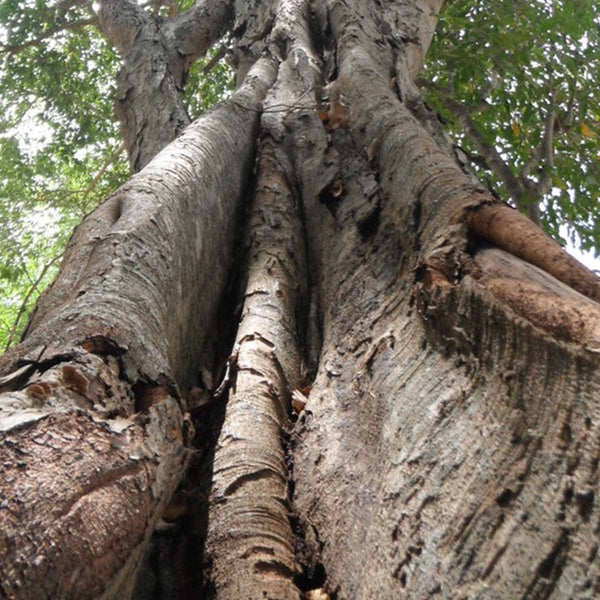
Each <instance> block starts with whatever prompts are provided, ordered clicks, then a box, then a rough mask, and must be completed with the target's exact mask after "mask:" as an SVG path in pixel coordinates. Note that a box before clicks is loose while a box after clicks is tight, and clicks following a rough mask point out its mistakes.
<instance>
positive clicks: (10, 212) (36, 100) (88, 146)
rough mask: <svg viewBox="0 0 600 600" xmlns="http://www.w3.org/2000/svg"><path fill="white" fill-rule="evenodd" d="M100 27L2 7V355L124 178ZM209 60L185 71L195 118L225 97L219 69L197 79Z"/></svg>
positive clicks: (107, 50) (48, 12)
mask: <svg viewBox="0 0 600 600" xmlns="http://www.w3.org/2000/svg"><path fill="white" fill-rule="evenodd" d="M191 4H192V1H191V0H185V1H184V2H181V3H180V4H179V8H180V9H184V8H187V7H189V5H191ZM153 8H154V3H152V7H149V8H148V10H153ZM166 8H167V9H168V8H169V7H166ZM163 9H165V7H164V6H163V7H162V8H161V11H162V10H163ZM96 23H97V18H96V16H95V14H94V12H93V10H92V7H91V2H87V1H81V0H79V1H78V0H62V1H59V2H54V3H51V5H49V3H46V2H42V1H40V0H27V1H26V2H23V1H22V0H19V1H17V0H4V1H0V257H1V261H0V354H1V353H2V351H4V350H5V349H6V347H7V346H8V345H10V344H13V343H16V342H18V340H19V336H20V332H21V331H22V330H23V328H24V327H25V325H26V323H27V320H28V315H29V312H30V311H31V309H32V307H33V305H34V304H35V300H36V298H37V297H38V295H39V294H40V293H41V292H42V291H43V289H44V288H45V286H47V285H48V284H49V283H50V282H51V281H52V280H53V278H54V277H55V275H56V272H57V269H58V264H59V260H57V257H59V256H60V255H61V254H62V252H63V250H64V247H65V245H66V243H67V241H68V239H69V237H70V232H71V231H72V230H73V227H74V226H75V225H77V224H78V223H79V221H80V220H81V219H82V218H83V217H84V216H85V215H86V214H87V213H89V212H90V211H91V210H93V209H94V208H95V206H97V204H98V203H99V202H100V201H101V200H102V199H103V198H105V197H106V196H107V195H109V194H110V193H111V192H112V191H113V190H114V189H116V188H117V187H118V185H120V183H122V182H123V181H124V180H125V179H126V178H127V176H128V173H129V166H128V164H127V159H126V156H125V153H124V150H123V147H122V146H121V140H120V134H119V127H118V124H117V123H116V121H115V119H114V116H113V98H114V81H115V76H116V73H117V70H118V68H119V60H118V57H117V56H116V54H115V52H114V51H113V49H112V48H111V47H110V45H109V43H108V42H107V41H106V39H105V38H104V37H103V36H102V35H101V33H100V32H99V30H98V28H97V25H96ZM215 52H216V51H215ZM211 57H212V55H211V56H210V57H208V58H206V59H203V60H201V61H197V63H196V64H195V65H194V66H193V68H192V69H191V71H190V74H189V78H188V85H187V89H186V97H185V101H186V103H187V105H188V109H189V112H190V115H191V116H197V115H198V114H200V113H201V112H202V111H203V110H206V108H208V107H209V106H211V105H212V104H214V103H215V102H216V101H217V100H218V99H219V98H220V97H222V95H223V94H224V93H225V91H226V90H227V89H229V88H230V87H231V80H232V77H231V72H230V69H229V68H228V66H227V65H226V64H225V62H224V61H220V62H217V63H216V64H215V66H214V68H212V70H211V71H210V73H208V75H204V74H203V73H202V69H203V68H204V66H205V65H206V63H208V61H210V59H211Z"/></svg>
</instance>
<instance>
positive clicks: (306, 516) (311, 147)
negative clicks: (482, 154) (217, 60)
mask: <svg viewBox="0 0 600 600" xmlns="http://www.w3.org/2000/svg"><path fill="white" fill-rule="evenodd" d="M442 5H443V0H419V1H414V0H411V1H399V2H395V3H382V2H369V3H366V2H360V1H358V0H347V1H345V2H337V1H333V0H332V1H330V2H324V3H309V2H308V1H307V0H280V1H278V2H275V1H264V2H252V1H249V0H239V1H237V2H232V1H223V2H202V1H200V2H198V3H196V4H194V5H193V6H192V7H190V8H189V9H188V10H186V11H184V12H181V13H177V14H174V16H169V17H156V16H155V15H153V14H152V13H151V12H149V11H148V10H146V9H145V8H144V7H143V6H141V5H138V4H136V3H133V2H129V1H128V0H105V1H102V2H100V9H99V15H98V16H99V23H100V26H101V28H102V30H103V31H104V32H105V34H106V35H107V36H108V38H109V39H110V40H111V42H112V44H113V45H114V46H115V48H116V49H117V50H118V52H119V53H120V55H121V58H122V62H123V66H122V69H121V71H120V73H119V76H118V90H117V107H118V110H117V114H118V116H119V119H120V123H121V128H122V131H123V138H124V140H125V143H126V145H127V150H128V154H129V160H130V164H131V167H132V169H133V171H134V172H135V174H134V175H133V176H132V177H131V179H130V180H129V181H128V182H127V183H125V184H124V185H123V186H122V187H121V188H120V189H119V190H118V191H117V192H116V193H115V194H113V195H112V196H110V197H109V198H108V199H107V200H106V201H105V202H103V203H102V204H101V205H100V206H99V208H98V209H96V210H95V211H94V212H92V213H91V214H90V215H89V216H87V217H86V218H85V219H84V221H83V222H82V224H81V225H80V226H79V227H78V228H77V229H76V231H75V233H74V234H73V237H72V239H71V241H70V243H69V245H68V247H67V250H66V252H65V256H64V260H63V262H62V265H61V267H60V272H59V274H58V277H57V279H56V281H55V282H54V284H53V285H52V286H51V287H50V288H49V289H48V290H47V291H46V292H45V293H44V294H43V295H42V297H41V298H40V300H39V302H38V304H37V306H36V309H35V311H34V313H33V315H32V317H31V319H30V322H29V324H28V327H27V329H26V332H25V336H24V338H23V341H22V342H21V344H20V345H18V346H16V347H15V348H13V349H11V350H10V351H9V352H8V353H7V354H6V355H5V356H4V357H3V359H2V363H1V365H0V367H1V371H0V374H1V375H2V378H1V379H0V386H2V394H0V406H1V407H2V412H1V413H0V429H1V430H2V432H3V438H2V460H1V461H0V464H1V465H2V467H1V468H2V475H3V477H2V479H1V481H2V483H1V484H0V485H1V486H2V488H1V489H2V500H1V504H0V519H1V521H0V525H1V526H0V556H1V561H0V573H1V576H0V582H1V584H0V585H1V588H0V590H1V592H2V594H3V595H4V596H6V597H8V598H13V597H14V598H16V597H18V598H23V599H25V598H88V597H89V598H92V597H94V598H95V597H107V598H127V597H129V596H130V595H131V594H133V593H136V594H137V597H159V596H160V595H161V594H162V597H204V596H206V597H216V598H219V599H221V598H300V597H302V596H303V594H304V592H307V591H308V590H311V589H313V590H316V591H313V592H311V593H310V596H311V597H313V598H315V597H317V598H319V597H320V598H326V597H327V595H328V594H329V595H331V597H337V598H339V599H341V598H376V597H380V598H392V597H393V598H396V597H407V598H429V597H435V596H439V597H443V598H454V597H456V598H506V597H523V598H592V597H593V596H594V595H597V594H598V592H599V591H600V572H599V566H598V561H597V560H596V554H597V552H598V543H599V531H598V527H599V525H598V524H599V516H600V509H599V508H598V502H597V501H596V498H595V494H596V484H597V478H598V462H599V459H600V457H599V452H600V447H599V445H598V439H599V437H598V431H599V428H600V419H599V417H598V410H597V401H598V398H599V397H600V396H599V391H600V390H599V387H600V380H599V376H598V353H599V352H600V339H599V337H600V334H599V331H600V330H599V323H600V309H599V307H598V301H599V300H600V281H599V280H598V278H597V277H595V275H594V274H593V273H591V272H590V271H588V270H587V269H586V268H585V267H583V266H582V265H580V264H579V263H577V261H575V260H574V259H572V258H571V257H569V256H568V255H567V254H566V253H565V252H564V251H563V250H562V248H561V247H560V246H559V245H558V244H557V243H556V242H554V241H553V240H551V239H550V238H549V237H548V236H547V235H546V234H545V233H543V232H542V231H541V230H540V229H539V228H538V227H537V226H536V225H535V224H534V223H533V222H532V221H531V220H530V219H528V218H527V217H525V216H523V215H521V214H520V213H519V212H518V211H516V210H513V209H512V208H510V207H509V206H507V205H506V204H505V203H504V202H502V201H500V200H499V199H496V198H494V197H493V196H491V195H490V194H489V193H488V192H487V191H486V190H485V189H484V187H483V186H481V185H480V184H479V183H478V182H477V181H476V180H474V178H473V176H472V175H471V174H470V173H467V172H465V170H464V169H463V168H461V166H460V165H459V164H458V163H457V161H456V160H455V158H454V157H453V155H452V148H451V147H450V146H449V145H448V143H447V142H445V141H444V137H443V135H442V133H441V130H440V129H439V123H438V120H437V118H436V117H435V114H433V113H431V112H430V111H429V110H428V109H427V107H426V106H425V104H424V103H423V101H422V99H421V95H420V93H419V91H418V89H417V88H416V86H415V79H416V77H417V75H418V73H419V71H420V69H421V66H422V64H423V60H424V56H425V53H426V51H427V48H428V47H429V44H430V41H431V37H432V35H433V31H434V29H435V24H436V20H437V15H438V13H439V11H440V10H441V9H442ZM82 6H84V7H85V6H87V5H86V3H78V2H66V3H65V2H61V3H59V7H62V9H64V10H65V11H66V12H65V15H67V16H68V14H69V12H68V11H70V10H81V8H82ZM159 8H160V7H159ZM63 16H64V15H63ZM69 23H71V24H72V23H74V21H73V22H71V21H69ZM65 26H66V25H65ZM226 31H230V32H231V36H232V51H231V52H232V57H233V61H234V66H235V68H236V78H237V84H238V85H237V89H236V91H235V92H234V93H233V95H232V96H231V97H230V98H229V99H227V100H224V101H223V102H221V103H220V104H219V105H218V106H216V107H215V108H214V109H213V110H211V111H209V112H208V113H206V114H205V115H204V116H203V117H202V118H200V119H198V120H197V121H195V122H193V123H191V124H189V122H188V119H187V116H186V111H185V110H184V106H183V104H182V100H181V94H180V92H181V87H182V86H183V85H184V82H185V78H186V73H187V70H188V69H189V67H190V65H191V64H192V62H193V61H194V60H195V59H196V58H197V57H198V56H200V55H201V54H202V53H203V52H205V51H206V49H207V48H208V47H209V46H210V45H211V44H213V43H214V42H215V41H216V40H217V39H219V38H220V36H222V35H223V34H224V33H225V32H226ZM46 33H48V35H50V34H51V33H52V32H51V31H47V32H46ZM32 43H35V41H34V42H32ZM294 414H295V415H297V418H296V421H295V423H293V420H294V418H295V417H294ZM155 531H156V534H155V540H154V550H153V552H154V554H153V555H151V556H153V557H154V558H153V559H152V560H154V561H155V562H157V563H158V571H160V572H161V573H162V574H163V578H162V579H161V580H160V582H161V583H160V584H156V585H154V584H153V582H152V581H151V580H150V575H149V574H148V573H147V572H144V573H145V574H144V576H142V577H141V578H140V580H139V582H138V583H137V584H136V579H137V578H136V574H137V573H138V572H139V570H140V567H141V565H142V563H143V562H144V555H145V551H146V548H147V546H148V544H149V543H150V540H151V537H152V535H153V532H155ZM156 536H162V539H160V538H156ZM167 551H168V552H170V555H169V556H167ZM151 562H152V561H151ZM165 571H166V572H168V571H174V572H175V575H176V577H172V576H171V577H169V576H168V573H167V577H164V573H165ZM171 575H172V573H171ZM169 586H172V589H171V588H169ZM317 588H318V590H317ZM325 589H327V592H326V591H325ZM135 590H137V591H135Z"/></svg>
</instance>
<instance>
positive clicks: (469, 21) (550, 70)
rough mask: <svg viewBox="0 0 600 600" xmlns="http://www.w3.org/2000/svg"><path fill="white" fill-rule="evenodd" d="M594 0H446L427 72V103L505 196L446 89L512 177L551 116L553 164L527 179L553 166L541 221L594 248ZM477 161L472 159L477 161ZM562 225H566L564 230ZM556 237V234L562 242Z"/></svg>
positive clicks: (597, 180)
mask: <svg viewBox="0 0 600 600" xmlns="http://www.w3.org/2000/svg"><path fill="white" fill-rule="evenodd" d="M599 6H600V3H599V2H598V0H578V2H572V1H570V0H534V1H531V0H454V1H450V2H448V3H447V5H446V9H445V10H444V12H443V14H442V18H441V19H440V23H439V26H438V29H437V31H436V37H435V39H434V42H433V44H432V47H431V50H430V54H429V61H428V65H427V69H426V72H425V77H426V78H427V79H428V80H429V83H430V84H433V85H429V86H428V89H429V90H430V91H429V92H428V96H427V99H428V102H429V103H430V104H432V105H433V106H434V107H435V109H436V110H437V111H438V112H439V113H440V114H441V115H442V116H443V118H445V119H446V120H447V121H448V126H449V130H450V132H451V133H452V134H453V136H454V138H455V140H456V142H457V144H458V145H460V146H461V147H462V148H463V149H464V150H465V151H466V153H467V155H469V156H472V157H475V158H476V161H475V162H474V166H475V168H476V169H477V170H479V172H480V173H479V174H480V176H483V177H482V178H483V179H484V180H487V181H488V182H489V184H490V186H492V187H493V189H494V190H496V191H497V193H498V194H500V196H502V197H503V198H504V199H506V200H508V199H509V198H508V194H507V192H506V190H505V189H504V188H503V186H502V185H501V183H500V181H499V178H498V176H497V175H496V173H494V172H493V171H492V170H491V169H489V168H488V167H487V166H486V165H483V161H482V160H481V158H482V157H481V156H477V154H478V153H477V150H476V149H475V146H474V144H473V142H472V140H471V139H469V137H468V136H465V134H464V132H463V131H462V129H461V128H460V126H459V125H458V123H457V119H456V115H455V114H454V113H453V112H452V111H451V110H450V109H449V107H448V103H447V102H445V96H448V95H450V96H452V97H453V98H454V99H455V100H457V101H459V102H460V103H461V104H462V105H463V106H466V107H468V108H469V112H470V115H471V118H472V120H473V121H474V122H475V124H476V126H477V128H478V130H479V132H480V133H481V134H482V135H483V136H484V138H485V140H486V141H487V142H488V143H489V144H492V145H493V146H494V147H495V148H496V149H497V150H498V151H499V152H500V153H501V156H502V157H503V158H504V160H505V162H506V163H507V164H508V165H509V166H510V168H511V169H512V171H513V172H514V173H515V175H517V176H520V175H521V174H522V172H523V167H524V166H526V165H528V163H529V164H531V162H533V161H535V159H536V158H539V157H536V156H535V153H536V152H537V151H538V149H539V147H540V145H541V143H542V140H543V137H544V131H545V125H546V122H547V121H548V119H550V118H552V116H551V115H552V112H553V111H556V114H555V118H554V123H553V125H554V134H555V137H554V161H553V162H554V164H553V165H550V164H548V161H540V162H539V164H538V165H537V167H536V170H534V171H533V172H532V174H531V176H532V181H533V183H534V184H535V182H536V181H539V179H540V176H541V174H542V172H543V171H544V170H550V171H551V173H550V174H551V178H552V187H551V190H550V192H549V193H547V194H545V196H544V197H543V202H542V209H543V211H542V222H543V224H544V225H545V227H546V228H547V230H548V231H549V233H551V234H552V235H553V236H555V237H556V238H558V239H561V237H562V236H561V234H562V235H564V234H565V232H566V233H567V234H568V236H569V237H570V238H571V242H572V243H575V244H576V245H578V246H579V247H581V248H582V249H584V250H590V249H592V250H594V251H595V253H596V255H598V253H599V252H600V226H599V224H600V203H599V199H600V198H599V188H600V185H599V184H600V105H599V101H600V85H599V83H598V73H599V72H600V69H599V67H600V34H599V25H600V20H599V18H598V16H597V15H598V8H599ZM477 163H479V165H478V164H477ZM565 226H566V227H565ZM563 241H564V240H563Z"/></svg>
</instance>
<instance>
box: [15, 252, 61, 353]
mask: <svg viewBox="0 0 600 600" xmlns="http://www.w3.org/2000/svg"><path fill="white" fill-rule="evenodd" d="M63 254H64V250H63V251H62V252H61V253H60V254H58V255H57V256H55V257H54V258H53V259H52V260H51V261H50V262H49V263H47V264H46V265H44V268H43V269H42V271H41V273H40V274H39V276H38V278H37V279H36V280H35V281H34V282H33V284H32V286H31V287H30V288H29V291H28V292H27V294H26V295H25V298H23V302H22V303H21V306H20V307H19V311H18V312H17V316H16V317H15V321H14V323H13V326H12V329H11V330H10V334H9V335H8V341H7V342H6V346H5V347H4V352H6V351H7V350H8V349H9V348H10V345H11V344H12V343H13V340H14V339H15V335H16V333H17V329H18V327H19V322H20V321H21V318H22V317H23V315H24V314H25V311H26V310H27V307H28V305H29V299H30V298H31V296H32V295H33V293H34V292H35V290H37V288H38V287H39V285H40V283H41V282H42V279H43V278H44V277H45V276H46V273H47V272H48V270H49V269H50V267H51V266H52V265H53V264H54V263H55V262H56V261H57V260H59V259H60V258H62V256H63Z"/></svg>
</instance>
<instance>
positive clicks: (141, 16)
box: [98, 0, 148, 56]
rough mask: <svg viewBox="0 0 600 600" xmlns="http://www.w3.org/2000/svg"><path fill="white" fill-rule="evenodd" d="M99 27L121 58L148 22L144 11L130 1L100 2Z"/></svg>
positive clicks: (107, 0)
mask: <svg viewBox="0 0 600 600" xmlns="http://www.w3.org/2000/svg"><path fill="white" fill-rule="evenodd" d="M98 16H99V17H100V26H101V27H102V31H104V33H105V34H106V35H107V36H108V39H109V40H110V41H111V42H112V44H113V46H114V47H115V48H116V49H117V51H118V52H119V54H120V55H121V56H124V54H125V53H126V52H127V51H128V50H129V49H130V48H131V46H133V42H134V41H135V38H136V36H137V34H138V32H139V31H140V30H141V28H142V27H143V26H144V25H145V24H146V23H147V22H148V17H147V15H146V12H145V11H144V9H143V8H142V7H141V6H139V5H138V4H136V3H135V2H130V0H102V1H101V2H100V10H99V11H98Z"/></svg>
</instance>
